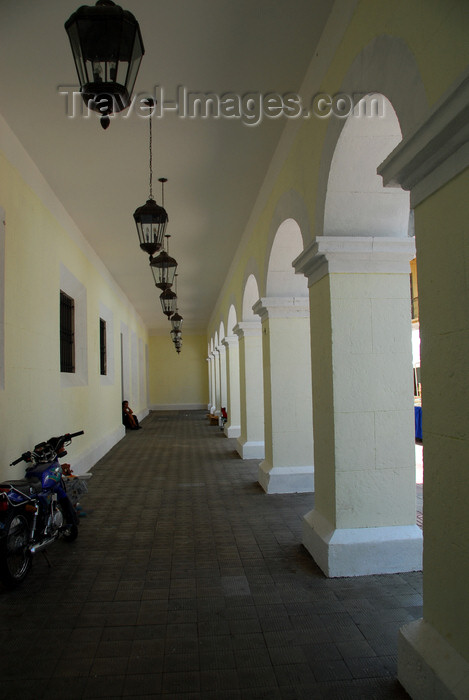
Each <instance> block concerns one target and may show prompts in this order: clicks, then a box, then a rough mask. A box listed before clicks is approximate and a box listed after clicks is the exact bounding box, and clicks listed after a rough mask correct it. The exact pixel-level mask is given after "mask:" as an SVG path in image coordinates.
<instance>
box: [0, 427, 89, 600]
mask: <svg viewBox="0 0 469 700" xmlns="http://www.w3.org/2000/svg"><path fill="white" fill-rule="evenodd" d="M83 432H84V431H83V430H80V431H79V432H77V433H67V434H66V435H60V436H59V437H52V438H50V439H49V440H47V441H46V442H41V443H39V444H38V445H36V447H35V448H34V450H33V451H32V452H24V453H23V454H22V455H21V457H19V458H18V459H16V460H15V461H14V462H11V464H10V466H13V465H15V464H19V463H20V462H23V461H24V462H26V464H27V465H29V466H27V467H26V472H25V476H24V478H23V479H19V480H13V481H4V482H3V483H1V484H0V579H1V580H2V582H3V583H4V584H5V585H6V586H7V587H8V588H14V587H15V586H17V585H18V584H19V583H21V582H22V581H23V580H24V578H25V577H26V575H27V574H28V572H29V570H30V568H31V564H32V558H33V555H34V554H36V552H40V551H42V550H43V549H45V548H46V547H48V546H49V545H50V544H52V543H53V542H55V541H56V540H57V539H58V538H59V537H62V538H63V539H64V540H66V541H67V542H73V540H75V539H76V538H77V536H78V522H79V521H78V517H77V514H76V511H75V508H74V507H73V505H72V502H71V501H70V498H69V497H68V495H67V491H66V487H65V483H64V479H63V472H62V467H61V465H60V463H59V457H64V456H65V455H66V454H67V452H66V450H65V448H64V446H65V445H69V444H70V442H71V441H72V439H73V438H75V437H77V436H78V435H83Z"/></svg>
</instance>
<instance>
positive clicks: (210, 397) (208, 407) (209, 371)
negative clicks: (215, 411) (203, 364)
mask: <svg viewBox="0 0 469 700" xmlns="http://www.w3.org/2000/svg"><path fill="white" fill-rule="evenodd" d="M207 373H208V404H207V410H208V411H210V409H211V408H212V361H211V357H207Z"/></svg>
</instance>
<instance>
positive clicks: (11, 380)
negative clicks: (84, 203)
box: [0, 122, 148, 478]
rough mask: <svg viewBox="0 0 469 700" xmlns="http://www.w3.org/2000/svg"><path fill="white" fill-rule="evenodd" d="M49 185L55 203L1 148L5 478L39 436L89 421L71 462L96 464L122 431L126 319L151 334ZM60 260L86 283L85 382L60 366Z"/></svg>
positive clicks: (141, 406)
mask: <svg viewBox="0 0 469 700" xmlns="http://www.w3.org/2000/svg"><path fill="white" fill-rule="evenodd" d="M0 126H1V130H0V131H1V133H0V137H1V138H2V139H3V140H4V139H5V138H7V137H8V127H7V126H6V125H5V123H4V122H2V124H1V125H0ZM10 133H11V132H10ZM1 143H2V141H1V140H0V144H1ZM17 150H18V151H19V150H20V147H19V145H18V149H17ZM21 158H22V161H23V168H24V169H26V170H27V171H28V172H25V175H26V177H28V178H29V177H31V178H33V179H34V178H36V181H37V182H39V181H40V178H39V179H38V175H37V172H36V173H35V171H34V166H33V164H32V163H31V161H29V159H28V158H27V157H26V158H25V156H24V154H21ZM40 184H41V186H42V187H43V190H44V192H45V193H46V195H47V197H46V198H47V199H48V205H50V206H46V205H45V204H44V201H42V200H41V199H40V198H39V197H38V196H37V195H36V194H35V192H34V191H33V189H32V188H31V187H30V186H28V185H27V184H26V182H25V180H24V179H23V177H22V175H20V173H19V172H18V170H17V169H16V168H14V167H13V166H12V165H11V163H10V162H9V160H7V158H6V157H5V156H4V154H3V153H2V152H1V151H0V207H1V208H2V209H3V210H4V212H5V222H6V223H5V260H4V266H5V327H4V331H5V333H4V337H5V341H4V348H5V387H4V389H3V390H0V425H1V440H0V478H6V477H7V476H8V477H14V476H18V475H21V474H22V470H23V467H24V465H23V467H22V466H21V465H19V466H18V467H16V468H14V469H13V468H9V467H8V464H9V463H10V462H11V461H12V460H13V459H15V458H16V457H18V456H19V455H20V454H21V453H22V452H24V451H25V450H28V449H31V448H32V447H33V446H34V445H35V444H36V443H38V442H40V441H41V440H44V439H47V438H49V437H51V435H58V434H62V433H65V432H74V431H77V430H80V429H83V430H85V435H84V436H83V437H80V438H78V439H77V440H76V442H75V441H74V443H73V446H72V447H71V448H70V451H69V454H70V461H71V463H72V467H73V464H74V463H76V462H77V461H81V462H82V463H83V465H84V466H85V467H86V468H88V467H89V466H92V464H93V463H94V461H96V459H97V458H99V457H100V456H101V455H102V454H103V453H104V452H105V451H106V450H107V449H109V448H110V447H111V446H112V444H114V443H115V442H116V441H117V440H118V439H120V437H121V436H122V421H121V400H122V399H121V362H120V328H121V323H124V324H126V326H127V327H128V328H129V332H130V333H134V334H136V336H137V339H139V340H140V342H141V343H143V345H144V346H145V344H147V342H148V339H147V333H146V330H145V328H144V326H143V324H142V322H141V320H140V319H139V317H138V316H137V315H136V313H135V311H134V310H133V307H132V306H131V305H130V303H129V302H128V301H127V300H126V298H125V297H124V295H123V294H122V292H121V291H120V290H119V288H118V287H117V286H116V285H115V284H114V283H113V282H112V280H111V278H110V276H108V275H107V274H106V271H103V270H102V269H98V268H99V267H100V264H99V261H98V262H97V259H96V256H95V255H94V253H93V251H92V250H91V249H90V248H89V246H88V244H87V243H86V241H84V239H82V240H81V241H80V235H79V233H78V232H76V231H75V232H74V233H73V236H72V235H71V234H70V232H68V231H66V230H65V229H64V227H63V226H62V225H61V224H60V223H59V221H58V220H57V218H56V217H55V216H54V214H53V213H51V207H52V208H53V205H54V196H53V194H52V193H51V192H50V191H49V190H48V188H47V186H46V184H45V183H40ZM61 265H64V266H65V267H66V268H67V270H68V271H69V272H70V273H71V274H72V275H73V276H74V277H75V278H77V280H79V282H80V283H81V285H83V286H84V288H85V289H86V298H87V301H86V306H87V311H86V334H87V343H86V347H85V350H86V354H87V360H88V373H87V380H85V384H84V385H83V386H75V387H64V386H63V378H61V373H60V356H59V293H60V287H61V279H60V270H61ZM100 304H104V305H105V306H106V307H107V308H108V309H109V311H110V312H111V313H112V317H113V334H112V335H113V337H112V338H109V339H108V343H109V344H110V343H114V353H115V358H114V372H113V375H112V376H109V377H108V378H107V384H106V385H103V383H102V381H101V377H100V373H99V317H100ZM137 346H138V341H137ZM129 352H130V350H129ZM131 364H132V363H131V362H130V360H129V366H131ZM142 371H143V372H144V371H145V367H143V368H142ZM129 381H130V382H131V381H132V380H131V379H130V380H129ZM137 383H138V386H135V384H136V382H135V380H134V382H133V384H134V386H133V387H132V397H133V399H134V405H133V408H134V410H135V411H136V412H140V413H142V412H144V411H145V409H146V391H145V392H142V391H141V386H142V381H141V380H139V381H138V382H137ZM144 385H146V380H145V381H144ZM135 401H136V402H137V403H136V404H135ZM95 458H96V459H95Z"/></svg>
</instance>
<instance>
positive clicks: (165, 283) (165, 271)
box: [150, 234, 178, 291]
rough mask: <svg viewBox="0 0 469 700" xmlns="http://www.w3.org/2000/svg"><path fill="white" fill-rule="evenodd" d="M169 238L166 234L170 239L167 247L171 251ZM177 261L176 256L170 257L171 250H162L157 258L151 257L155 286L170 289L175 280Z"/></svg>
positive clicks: (167, 237)
mask: <svg viewBox="0 0 469 700" xmlns="http://www.w3.org/2000/svg"><path fill="white" fill-rule="evenodd" d="M169 238H170V236H168V234H166V239H167V240H168V244H167V246H166V247H167V248H168V251H169ZM177 266H178V264H177V262H176V260H175V259H174V258H172V257H170V255H169V252H167V251H166V250H162V251H161V253H160V254H159V255H158V257H157V258H150V268H151V271H152V274H153V279H154V280H155V286H156V287H159V289H162V290H163V291H164V290H165V289H169V287H171V286H172V284H173V281H174V275H175V274H176V269H177Z"/></svg>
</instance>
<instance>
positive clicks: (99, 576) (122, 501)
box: [0, 412, 422, 700]
mask: <svg viewBox="0 0 469 700" xmlns="http://www.w3.org/2000/svg"><path fill="white" fill-rule="evenodd" d="M143 425H144V430H141V431H138V432H135V433H129V434H128V435H127V436H126V438H125V439H124V440H123V441H121V442H120V443H119V444H118V445H117V446H116V447H115V448H114V449H113V450H112V451H111V452H110V453H108V454H107V455H106V457H105V458H104V459H102V460H101V461H100V462H99V463H98V464H97V465H96V467H95V468H94V469H93V478H92V479H91V481H90V482H89V493H88V494H87V496H86V497H85V498H84V499H83V505H84V507H85V509H86V512H87V516H86V517H85V518H83V519H82V521H81V526H80V534H79V538H78V540H77V541H76V542H75V543H73V544H66V543H65V542H59V543H57V544H56V545H55V546H53V547H52V548H51V549H49V550H48V556H49V559H50V561H51V564H52V568H48V567H47V563H46V561H45V559H44V558H43V557H42V556H41V555H37V559H36V560H35V563H34V566H33V570H32V572H31V573H30V576H29V577H28V579H27V580H26V581H25V582H24V583H23V585H22V587H21V588H20V589H18V590H16V591H14V592H7V591H4V590H0V617H1V623H2V624H1V628H0V638H1V644H2V646H1V654H0V673H1V680H0V698H2V699H8V700H11V699H13V698H14V699H15V700H26V699H27V698H31V699H34V700H39V698H47V699H48V700H49V699H50V700H52V699H54V698H56V699H58V700H65V699H69V698H70V699H71V700H72V699H73V698H122V697H128V696H131V697H133V698H146V699H150V698H165V699H166V700H167V699H170V698H181V699H183V700H186V699H187V700H189V699H191V700H196V699H197V698H200V699H202V700H205V699H206V700H209V699H210V698H214V699H216V700H228V699H230V700H231V699H233V700H234V699H237V700H252V699H254V698H256V699H257V698H265V700H276V699H277V698H278V699H280V698H282V699H284V700H293V699H294V698H302V699H304V700H314V699H316V698H318V699H328V700H329V699H330V700H332V699H334V700H339V699H341V700H342V699H343V700H349V699H353V698H374V699H376V700H381V699H383V700H384V699H385V698H386V699H387V698H389V699H391V698H392V699H395V698H407V697H408V696H407V695H406V693H405V692H404V690H403V689H402V688H401V686H400V685H399V683H398V682H397V681H396V680H395V675H396V635H397V630H398V629H399V627H400V626H401V625H402V624H403V623H405V622H407V621H410V620H413V619H414V618H417V617H420V615H421V607H420V606H421V603H422V599H421V574H419V573H411V574H395V575H392V576H391V575H386V576H368V577H363V578H351V579H329V580H328V579H326V578H325V577H324V576H323V575H322V574H321V572H320V571H319V569H318V568H317V567H316V566H315V564H314V562H313V560H312V559H311V557H310V556H309V554H308V553H307V552H306V551H305V550H304V549H303V547H302V546H301V544H300V541H301V518H302V516H303V515H304V514H305V513H306V512H307V511H308V510H310V509H311V506H312V503H313V496H312V494H306V495H304V494H292V495H278V496H267V495H265V494H264V493H263V491H262V490H261V488H260V487H259V486H258V485H257V484H256V474H257V465H258V463H257V462H256V461H248V462H243V461H242V460H240V459H239V458H238V456H237V454H236V453H235V450H234V445H235V443H234V441H232V440H228V439H227V438H225V437H224V435H223V434H222V433H221V432H220V431H219V429H218V428H217V427H211V426H209V425H208V423H207V420H206V418H205V413H203V412H190V413H177V412H176V413H171V414H170V413H162V412H161V413H159V412H155V413H152V414H150V416H149V417H148V418H147V419H146V420H145V421H144V423H143Z"/></svg>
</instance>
